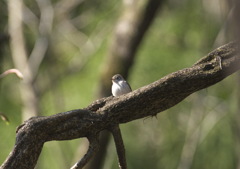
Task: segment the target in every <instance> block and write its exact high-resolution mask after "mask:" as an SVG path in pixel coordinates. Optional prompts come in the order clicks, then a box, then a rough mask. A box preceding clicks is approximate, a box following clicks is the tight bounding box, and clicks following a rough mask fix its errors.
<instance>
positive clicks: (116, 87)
mask: <svg viewBox="0 0 240 169" xmlns="http://www.w3.org/2000/svg"><path fill="white" fill-rule="evenodd" d="M131 91H132V89H131V86H130V85H129V84H128V82H127V81H126V80H125V79H124V78H123V77H122V75H120V74H116V75H114V76H113V77H112V95H113V96H115V97H116V96H120V95H123V94H126V93H129V92H131Z"/></svg>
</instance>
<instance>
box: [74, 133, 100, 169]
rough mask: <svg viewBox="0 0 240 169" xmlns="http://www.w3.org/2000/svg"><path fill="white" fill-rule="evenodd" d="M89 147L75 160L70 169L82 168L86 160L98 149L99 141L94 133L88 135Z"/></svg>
mask: <svg viewBox="0 0 240 169" xmlns="http://www.w3.org/2000/svg"><path fill="white" fill-rule="evenodd" d="M88 140H89V148H88V151H87V153H86V154H85V155H84V156H83V158H82V159H81V160H80V161H79V162H77V163H76V164H75V165H74V166H73V167H71V169H82V168H83V167H84V166H85V165H86V164H87V162H88V161H89V160H90V159H91V158H92V156H93V155H94V154H95V153H96V152H97V151H98V149H99V142H98V137H97V138H96V136H95V135H94V136H93V137H89V138H88Z"/></svg>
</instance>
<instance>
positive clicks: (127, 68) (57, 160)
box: [0, 0, 240, 169]
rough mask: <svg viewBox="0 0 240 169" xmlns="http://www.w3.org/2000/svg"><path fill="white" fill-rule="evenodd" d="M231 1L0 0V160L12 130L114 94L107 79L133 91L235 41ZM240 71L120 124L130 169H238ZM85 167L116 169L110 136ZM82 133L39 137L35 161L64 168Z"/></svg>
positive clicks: (79, 148)
mask: <svg viewBox="0 0 240 169" xmlns="http://www.w3.org/2000/svg"><path fill="white" fill-rule="evenodd" d="M234 9H235V2H234V1H230V0H211V1H208V0H181V1H179V0H162V1H161V0H122V1H118V0H105V1H96V0H88V1H87V0H33V1H29V0H25V1H22V0H2V1H0V11H1V15H0V72H4V71H5V70H7V69H11V68H17V69H19V70H20V71H21V72H22V73H23V75H24V79H23V80H21V79H19V78H17V77H16V76H15V75H8V76H6V77H4V78H1V79H0V113H1V114H2V115H4V116H6V117H7V118H8V119H9V123H7V122H6V121H4V120H0V164H2V163H3V162H4V160H5V159H6V157H7V156H8V154H9V153H10V152H11V150H12V148H13V146H14V143H15V131H16V127H17V126H18V125H20V124H21V123H22V122H23V121H24V120H27V119H28V118H30V117H32V116H49V115H53V114H56V113H60V112H64V111H68V110H72V109H79V108H84V107H86V106H87V105H89V104H90V103H91V102H92V101H94V100H96V99H97V98H101V97H106V96H110V95H111V93H110V89H111V87H110V86H111V76H112V75H114V74H116V73H121V74H122V75H123V76H124V77H125V78H126V79H128V81H129V83H130V84H131V86H132V89H133V90H134V89H137V88H139V87H142V86H145V85H147V84H149V83H152V82H154V81H156V80H158V79H160V78H161V77H163V76H165V75H167V74H169V73H172V72H175V71H177V70H179V69H183V68H186V67H190V66H191V65H193V64H194V63H195V62H196V61H197V60H199V59H200V58H201V57H203V56H205V55H206V54H207V53H209V52H210V51H211V50H213V49H215V48H216V47H219V46H221V45H223V44H226V43H228V42H230V41H231V39H232V37H233V32H234V25H235V24H234V21H235V20H234V17H233V16H234ZM239 82H240V78H239V73H235V74H234V75H231V76H229V77H228V78H226V79H225V80H223V81H221V82H220V83H218V84H216V85H214V86H212V87H209V88H208V89H204V90H201V91H199V92H196V93H194V94H192V95H191V96H189V97H188V98H186V99H185V100H184V101H182V102H181V103H179V104H178V105H176V106H175V107H173V108H171V109H169V110H166V111H164V112H162V113H160V114H159V115H158V116H157V118H155V117H153V118H151V117H149V118H145V119H140V120H136V121H132V122H129V123H127V124H122V125H121V129H122V135H123V139H124V142H125V148H126V153H127V154H126V155H127V162H128V167H129V168H132V169H134V168H139V169H142V168H144V169H146V168H156V169H160V168H163V169H166V168H167V169H188V168H191V169H202V168H204V169H213V168H218V169H240V124H239V123H240V114H239V104H240V101H239V97H240V95H239V94H240V91H239V90H240V88H239ZM101 144H102V146H101V150H100V152H99V154H97V155H96V157H95V158H94V159H93V160H92V161H91V162H90V163H89V164H88V166H86V169H116V168H118V162H117V155H116V151H115V147H114V143H113V141H112V138H111V136H110V135H109V134H108V133H107V132H103V133H102V135H101ZM87 146H88V143H87V140H86V139H84V138H83V139H77V140H71V141H60V142H59V141H52V142H47V143H45V144H44V148H43V150H42V153H41V155H40V158H39V161H38V164H37V167H36V168H39V169H48V168H51V169H66V168H70V167H71V166H72V165H73V164H74V163H75V162H77V161H78V160H79V159H80V158H81V157H82V155H83V154H84V153H85V151H86V149H87Z"/></svg>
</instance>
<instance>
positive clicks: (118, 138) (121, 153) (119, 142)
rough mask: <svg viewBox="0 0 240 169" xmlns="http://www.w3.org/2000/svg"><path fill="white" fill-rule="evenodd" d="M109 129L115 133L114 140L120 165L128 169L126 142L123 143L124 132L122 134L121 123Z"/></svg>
mask: <svg viewBox="0 0 240 169" xmlns="http://www.w3.org/2000/svg"><path fill="white" fill-rule="evenodd" d="M109 130H110V131H111V133H112V135H113V138H114V142H115V145H116V150H117V154H118V163H119V167H120V169H127V161H126V156H125V148H124V143H123V139H122V134H121V130H120V128H119V125H113V126H112V127H111V128H110V129H109Z"/></svg>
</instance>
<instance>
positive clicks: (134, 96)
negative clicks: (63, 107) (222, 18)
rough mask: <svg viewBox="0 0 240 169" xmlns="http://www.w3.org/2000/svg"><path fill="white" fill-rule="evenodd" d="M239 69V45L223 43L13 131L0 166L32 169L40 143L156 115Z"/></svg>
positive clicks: (94, 132) (94, 133)
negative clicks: (127, 89)
mask: <svg viewBox="0 0 240 169" xmlns="http://www.w3.org/2000/svg"><path fill="white" fill-rule="evenodd" d="M239 69H240V56H239V55H238V43H236V42H231V43H229V44H226V45H224V46H222V47H220V48H218V49H216V50H214V51H213V52H211V53H209V54H208V55H207V56H206V57H204V58H202V59H201V60H200V61H198V62H197V63H196V64H194V65H193V66H192V67H190V68H185V69H182V70H179V71H177V72H174V73H171V74H169V75H167V76H165V77H163V78H161V79H160V80H158V81H156V82H153V83H151V84H149V85H147V86H144V87H141V88H139V89H137V90H135V91H133V92H131V93H128V94H126V95H122V96H119V97H112V96H111V97H106V98H102V99H99V100H96V101H94V102H93V103H92V104H91V105H89V106H88V107H87V108H84V109H77V110H72V111H68V112H63V113H59V114H56V115H53V116H48V117H34V118H31V119H29V120H27V121H26V122H25V123H24V124H22V125H21V126H19V127H18V129H17V137H16V144H15V146H14V149H13V150H12V152H11V153H10V155H9V156H8V158H7V159H6V161H5V162H4V164H3V165H2V166H1V167H0V168H1V169H6V168H8V169H9V168H18V169H33V168H34V166H35V165H36V162H37V160H38V156H39V154H40V153H41V149H42V146H43V144H44V143H45V142H47V141H51V140H71V139H76V138H81V137H87V138H94V137H98V135H99V133H100V132H101V131H103V130H105V129H108V130H111V127H112V126H113V125H115V124H116V125H117V124H121V123H127V122H130V121H132V120H136V119H140V118H143V117H147V116H155V115H157V113H159V112H162V111H164V110H166V109H168V108H170V107H172V106H174V105H176V104H178V103H179V102H181V101H182V100H183V99H184V98H186V97H187V96H189V95H190V94H192V93H194V92H196V91H198V90H201V89H203V88H207V87H209V86H211V85H213V84H215V83H218V82H219V81H221V80H223V79H224V78H226V77H227V76H229V75H230V74H232V73H234V72H236V71H237V70H239Z"/></svg>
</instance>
